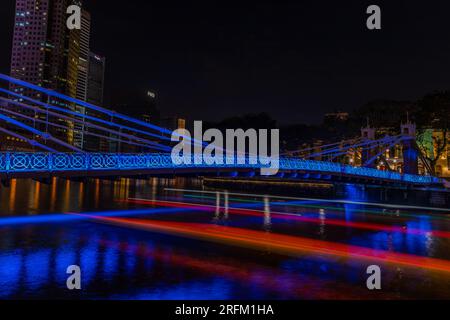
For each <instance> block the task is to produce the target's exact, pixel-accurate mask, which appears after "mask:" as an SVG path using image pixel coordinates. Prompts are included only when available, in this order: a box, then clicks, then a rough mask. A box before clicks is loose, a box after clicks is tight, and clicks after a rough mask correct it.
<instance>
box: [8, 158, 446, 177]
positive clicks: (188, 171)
mask: <svg viewBox="0 0 450 320" xmlns="http://www.w3.org/2000/svg"><path fill="white" fill-rule="evenodd" d="M192 163H193V161H192ZM260 167H261V166H260V165H253V164H248V163H246V164H237V163H236V161H234V164H224V165H220V166H217V165H216V166H211V165H207V164H205V163H203V164H191V165H184V164H183V165H174V164H173V163H172V159H171V157H170V154H162V153H147V154H98V153H93V154H90V153H21V152H6V153H0V174H1V176H2V178H3V179H7V178H30V177H51V176H60V177H106V176H158V175H211V174H212V175H227V176H230V175H231V176H237V175H242V176H246V177H256V176H257V175H259V169H260ZM276 177H277V178H286V179H298V178H301V179H314V180H334V181H339V180H340V181H353V182H358V181H359V182H364V183H384V182H387V183H402V184H417V185H431V184H439V183H440V182H441V181H440V179H438V178H436V177H432V176H421V175H411V174H400V173H398V172H391V171H382V170H377V169H372V168H364V167H353V166H349V165H343V164H340V163H334V162H323V161H313V160H302V159H296V158H288V157H283V158H281V159H280V170H279V173H278V174H277V175H276Z"/></svg>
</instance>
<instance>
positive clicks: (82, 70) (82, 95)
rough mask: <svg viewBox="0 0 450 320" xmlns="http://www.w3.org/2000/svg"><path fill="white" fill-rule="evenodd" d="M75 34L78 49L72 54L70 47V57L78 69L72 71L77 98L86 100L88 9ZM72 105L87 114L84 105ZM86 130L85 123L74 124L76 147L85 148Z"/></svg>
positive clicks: (89, 24)
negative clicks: (74, 75) (74, 76)
mask: <svg viewBox="0 0 450 320" xmlns="http://www.w3.org/2000/svg"><path fill="white" fill-rule="evenodd" d="M73 35H74V37H73V39H72V41H74V43H78V51H77V50H76V48H72V49H73V52H72V54H70V49H69V59H73V60H74V61H76V62H77V65H76V67H77V69H76V70H73V71H72V73H73V74H75V73H76V91H75V93H76V98H77V99H79V100H83V101H86V100H87V92H88V81H89V80H88V77H89V49H90V37H91V15H90V14H89V12H87V11H86V10H82V12H81V30H79V31H78V32H75V33H73ZM72 41H71V42H72ZM69 48H70V47H69ZM77 59H78V60H77ZM71 78H72V77H71ZM71 107H72V108H74V109H75V111H76V112H78V113H80V114H86V108H85V107H83V106H80V105H74V106H71ZM85 130H86V127H85V125H84V123H74V124H73V145H74V146H75V147H77V148H80V149H83V147H84V145H85V138H86V137H85V135H84V131H85Z"/></svg>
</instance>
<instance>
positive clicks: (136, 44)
mask: <svg viewBox="0 0 450 320" xmlns="http://www.w3.org/2000/svg"><path fill="white" fill-rule="evenodd" d="M85 2H89V3H87V5H88V7H89V9H90V11H91V13H92V19H93V25H92V41H91V48H92V50H93V51H94V52H96V53H99V54H102V55H105V56H106V58H107V75H106V81H107V82H106V97H105V98H106V101H108V106H111V105H114V100H115V98H114V97H115V96H116V95H117V94H118V93H120V92H121V91H124V90H127V89H130V88H142V90H146V89H151V90H152V91H155V92H156V93H157V95H158V102H157V103H158V107H159V109H161V111H162V113H163V114H165V115H175V114H179V115H182V116H187V117H188V119H191V120H194V119H199V120H200V119H201V120H213V121H214V120H220V119H222V118H224V117H228V116H233V115H239V114H244V113H250V112H253V113H255V112H262V111H265V112H268V113H270V114H271V115H272V116H273V117H274V118H275V119H277V120H278V121H279V122H281V123H317V122H320V121H321V119H322V117H323V114H324V113H325V112H329V111H333V110H335V109H341V110H351V109H353V108H356V107H358V106H361V105H362V104H364V103H366V102H368V101H370V100H373V99H377V98H386V99H402V100H405V99H416V98H418V97H420V96H422V95H423V94H425V93H427V92H431V91H433V90H438V89H449V88H450V2H449V1H400V0H395V1H394V0H391V1H363V0H359V1H349V0H346V1H317V0H316V1H312V0H311V1H301V0H296V1H279V0H277V1H264V0H259V1H244V0H241V1H207V2H206V1H183V2H179V1H177V2H174V1H169V0H164V1H151V0H146V1H137V0H127V1H109V0H95V1H85ZM116 3H117V4H116ZM119 3H120V4H119ZM370 4H378V5H380V7H381V10H382V28H383V29H382V30H377V31H370V30H368V29H367V28H366V18H367V16H368V15H367V14H366V13H365V11H366V8H367V6H368V5H370ZM13 15H14V0H1V10H0V39H1V40H2V44H1V46H0V71H1V72H2V73H9V60H10V47H11V44H10V43H11V38H12V32H11V31H12V27H13Z"/></svg>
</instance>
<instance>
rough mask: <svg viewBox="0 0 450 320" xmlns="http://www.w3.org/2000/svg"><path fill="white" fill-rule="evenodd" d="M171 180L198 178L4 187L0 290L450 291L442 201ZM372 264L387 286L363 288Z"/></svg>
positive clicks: (147, 295) (184, 295) (81, 294)
mask: <svg viewBox="0 0 450 320" xmlns="http://www.w3.org/2000/svg"><path fill="white" fill-rule="evenodd" d="M167 188H169V189H170V190H168V189H167ZM349 188H351V186H349ZM173 189H187V190H202V185H201V183H200V182H199V181H198V180H183V179H176V180H165V179H159V180H158V179H153V180H147V181H144V180H127V179H122V180H120V181H116V182H114V181H111V182H109V181H101V180H93V181H90V182H84V183H80V182H69V181H66V180H54V181H53V183H52V184H51V185H45V184H42V183H39V182H35V181H31V180H17V181H15V180H13V181H12V183H11V186H10V187H9V188H5V187H3V186H2V187H0V299H14V298H26V299H42V298H55V299H68V298H77V299H78V298H81V299H91V298H92V299H414V298H425V299H426V298H445V299H449V298H450V215H446V214H445V213H442V212H441V213H438V212H433V211H432V210H429V209H417V208H416V209H412V208H408V209H405V208H392V207H383V206H371V205H359V204H354V203H335V202H327V201H323V200H313V199H283V198H278V197H269V196H263V195H255V196H249V195H244V194H238V193H237V192H236V194H235V193H234V192H233V191H232V190H230V191H229V193H228V194H225V193H223V192H221V193H216V192H215V191H213V192H204V193H203V192H193V191H179V190H173ZM136 199H146V200H150V201H141V200H136ZM350 200H351V199H350ZM136 210H139V211H136ZM78 213H83V214H86V215H81V216H80V215H77V214H78ZM425 258H428V259H425ZM69 265H79V266H80V268H81V275H82V276H81V283H82V289H81V290H79V291H77V290H74V291H70V290H68V289H67V287H66V280H67V277H68V276H69V275H68V274H66V269H67V267H68V266H69ZM369 265H378V266H379V267H380V268H381V287H382V288H381V290H372V291H371V290H368V289H367V287H366V279H367V278H368V277H369V275H368V274H367V273H366V269H367V267H368V266H369Z"/></svg>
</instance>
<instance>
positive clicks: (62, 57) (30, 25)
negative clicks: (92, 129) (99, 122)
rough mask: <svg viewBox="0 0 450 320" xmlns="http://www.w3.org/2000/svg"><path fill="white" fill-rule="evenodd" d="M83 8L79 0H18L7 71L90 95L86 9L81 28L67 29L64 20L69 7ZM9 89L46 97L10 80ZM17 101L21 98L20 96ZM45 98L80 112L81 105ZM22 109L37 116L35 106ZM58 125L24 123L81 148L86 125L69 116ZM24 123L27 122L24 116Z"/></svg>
mask: <svg viewBox="0 0 450 320" xmlns="http://www.w3.org/2000/svg"><path fill="white" fill-rule="evenodd" d="M73 4H75V5H78V6H80V7H82V2H81V1H80V0H16V16H15V25H14V36H13V48H12V58H11V76H12V77H14V78H18V79H21V80H24V81H27V82H30V83H33V84H36V85H39V86H42V87H44V88H48V89H52V90H55V91H58V92H60V93H63V94H66V95H68V96H70V97H74V98H78V99H80V100H84V101H86V100H88V90H89V84H88V82H89V60H90V57H89V52H90V51H89V50H90V24H91V17H90V14H89V13H88V12H87V11H86V10H84V9H82V16H81V30H77V29H74V30H69V28H67V25H66V21H67V17H68V15H67V12H66V11H67V8H68V6H70V5H73ZM10 88H11V90H12V91H14V92H16V93H18V94H22V95H25V96H29V97H31V98H34V99H38V100H44V101H45V102H47V100H46V99H48V98H47V97H43V96H42V95H41V94H40V93H37V92H34V91H31V90H27V89H25V88H22V87H19V86H15V85H11V87H10ZM18 100H21V99H18ZM48 102H50V103H52V104H56V105H63V106H64V107H68V108H70V109H72V110H74V111H77V112H79V113H80V114H84V113H85V110H84V108H83V107H80V106H77V105H76V104H68V103H67V102H63V101H60V100H58V99H54V98H52V99H50V100H49V101H48ZM20 112H21V113H22V114H24V115H26V116H28V117H29V118H28V119H31V118H36V119H39V117H40V116H43V115H39V114H35V112H34V111H33V110H27V109H23V110H20ZM49 120H50V121H52V122H57V123H58V125H59V126H57V127H51V126H44V125H42V124H41V125H39V123H36V121H32V120H28V124H32V125H33V126H35V127H39V126H41V129H44V130H48V131H49V132H50V133H51V134H52V135H53V136H54V137H56V138H59V139H61V140H63V141H66V142H69V143H70V144H72V145H74V146H76V147H79V148H82V147H83V145H84V142H83V139H84V137H83V131H84V129H85V128H84V125H83V124H80V123H77V122H75V121H71V120H67V119H55V118H52V117H50V119H49ZM25 122H27V121H25Z"/></svg>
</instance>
